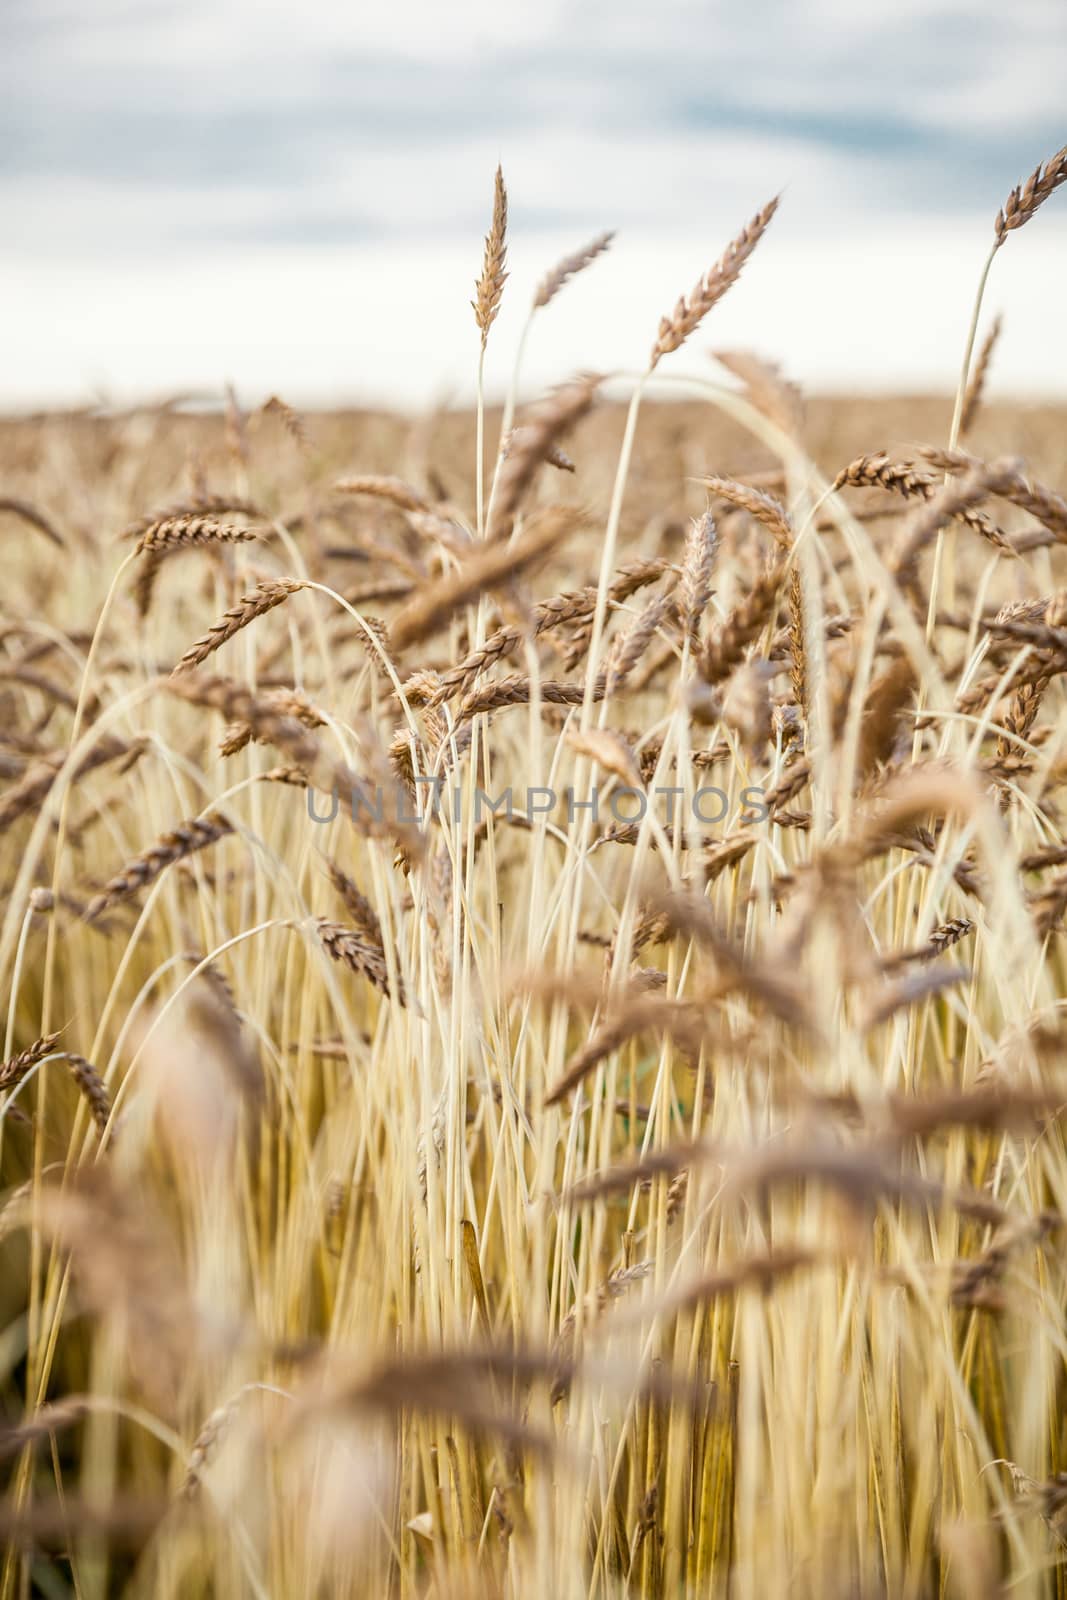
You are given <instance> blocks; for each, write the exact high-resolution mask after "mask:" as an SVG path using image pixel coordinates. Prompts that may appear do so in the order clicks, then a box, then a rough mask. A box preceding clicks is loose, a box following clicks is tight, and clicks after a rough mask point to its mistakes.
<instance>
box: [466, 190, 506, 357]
mask: <svg viewBox="0 0 1067 1600" xmlns="http://www.w3.org/2000/svg"><path fill="white" fill-rule="evenodd" d="M507 231H508V192H507V189H506V188H505V187H504V174H503V172H502V171H501V170H500V168H499V167H497V169H496V175H495V177H494V179H493V220H492V223H491V225H490V228H489V232H488V233H487V234H486V237H485V259H484V261H483V263H482V275H481V277H480V278H479V279H478V282H477V284H476V285H475V298H474V299H473V300H472V301H471V306H472V308H473V310H474V320H475V322H476V323H477V324H478V329H479V332H480V333H481V336H482V349H483V350H484V349H485V344H486V340H487V339H488V338H489V329H490V328H491V327H492V326H493V323H494V322H495V321H496V315H497V312H498V311H499V310H500V299H501V296H502V295H503V293H504V283H505V280H506V279H507V273H506V272H505V271H504V263H505V261H506V260H507Z"/></svg>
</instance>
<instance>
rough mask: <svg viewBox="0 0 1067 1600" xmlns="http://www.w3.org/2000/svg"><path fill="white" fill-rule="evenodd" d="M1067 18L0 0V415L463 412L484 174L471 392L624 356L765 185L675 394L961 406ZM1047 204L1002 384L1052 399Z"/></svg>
mask: <svg viewBox="0 0 1067 1600" xmlns="http://www.w3.org/2000/svg"><path fill="white" fill-rule="evenodd" d="M1065 84H1067V5H1065V4H1064V0H1014V3H1013V5H1012V6H1011V7H1010V8H1009V7H1008V6H1006V5H1005V4H1004V3H1003V0H655V3H652V0H569V3H564V0H536V3H535V0H519V3H517V4H516V3H514V0H497V3H490V0H436V3H435V0H304V3H303V4H301V5H293V4H291V3H288V4H285V5H282V4H278V3H275V0H180V3H178V0H0V215H2V216H3V219H4V224H3V227H2V228H0V405H5V406H11V405H17V404H21V403H27V402H38V401H45V400H62V401H80V400H84V399H86V398H89V397H91V396H92V395H94V394H101V393H103V394H107V395H109V396H112V397H114V398H116V399H125V398H129V397H132V396H134V395H139V394H145V393H149V394H161V393H164V392H167V391H171V390H174V389H177V388H187V387H188V388H207V389H214V390H217V389H218V388H219V387H220V385H221V384H222V383H223V382H225V381H226V380H227V379H232V380H233V381H234V382H235V383H236V384H237V385H238V388H239V390H240V392H241V393H242V394H243V395H246V396H247V397H248V398H249V399H250V400H252V399H255V398H257V397H262V395H263V394H264V393H269V392H270V391H272V390H277V391H279V392H280V393H282V394H283V395H284V396H285V397H286V398H288V399H290V400H292V401H293V402H295V403H305V404H306V403H308V402H311V401H329V400H333V399H338V398H350V399H378V398H384V399H389V400H397V401H402V402H405V403H413V404H425V403H428V402H430V401H432V400H436V399H438V398H442V397H447V396H452V397H455V398H457V399H462V398H464V397H466V396H467V395H468V394H469V393H470V389H471V383H472V376H473V370H474V364H475V360H476V352H477V336H476V332H475V329H474V324H473V318H472V315H471V312H470V308H469V300H470V297H471V292H472V284H473V279H474V277H475V276H476V274H477V272H478V269H479V265H480V256H481V239H482V235H483V234H484V232H485V228H486V225H487V221H488V215H489V210H490V206H491V199H492V174H493V169H494V167H495V165H496V163H497V161H500V162H502V163H503V167H504V172H505V177H506V179H507V183H508V188H509V192H510V198H511V239H510V260H509V265H510V267H511V269H512V277H511V280H510V282H509V284H508V287H507V291H506V294H505V309H504V312H503V313H502V315H501V318H500V321H499V323H498V324H497V328H496V329H495V330H494V334H493V339H492V343H491V347H490V361H489V381H490V383H491V384H492V385H494V386H500V385H502V384H503V383H504V382H505V381H506V378H507V376H508V373H509V370H510V361H511V356H512V352H513V350H514V343H515V339H516V337H517V334H518V330H519V328H520V326H521V322H522V319H523V315H524V313H525V309H526V306H527V305H528V303H529V298H530V295H531V292H532V289H533V286H534V284H535V282H536V280H537V278H538V277H539V276H540V275H541V273H542V272H543V271H544V270H545V268H546V267H548V266H549V265H551V263H552V261H553V260H554V259H555V258H557V257H558V256H559V255H561V254H563V253H565V252H568V251H570V250H572V249H574V248H575V247H576V246H577V245H579V244H581V243H582V242H584V240H585V239H586V238H588V237H589V236H591V235H593V234H595V233H597V232H598V231H600V230H601V229H604V228H616V229H617V230H618V237H617V239H616V242H615V245H614V247H613V249H612V251H611V253H610V254H609V255H608V256H607V257H605V258H604V259H603V260H602V261H600V262H598V263H597V264H596V265H595V267H593V268H592V269H590V271H589V273H588V274H587V275H586V276H585V277H584V278H583V279H581V280H578V281H576V282H575V283H574V284H572V285H571V286H569V288H568V289H567V291H566V293H565V294H564V295H563V296H561V298H560V300H559V301H558V302H557V303H556V304H554V305H553V306H552V307H551V308H550V310H549V311H548V312H547V313H546V314H545V316H544V318H543V321H542V325H541V326H540V327H539V328H538V329H537V331H536V333H535V335H534V336H533V338H532V340H531V346H530V355H529V360H528V364H527V368H526V373H527V378H528V381H529V383H530V384H532V385H536V384H541V383H544V382H546V381H548V380H550V379H552V378H555V377H559V376H561V375H564V374H565V373H566V372H567V371H568V370H571V369H573V368H576V367H579V366H596V367H599V368H601V369H612V370H614V369H619V368H629V367H633V366H636V365H639V364H641V363H642V362H643V360H644V359H645V357H646V355H647V350H648V346H649V344H650V341H651V338H652V336H653V334H654V332H655V327H656V324H657V322H658V319H659V317H660V315H661V314H662V313H663V312H664V311H666V310H668V309H669V307H670V306H671V305H672V304H673V302H674V300H675V299H676V298H677V296H678V295H679V293H681V292H683V291H685V290H688V289H689V287H690V286H691V284H692V282H693V280H694V279H695V278H696V277H697V276H698V275H699V273H700V272H701V271H702V270H703V269H704V268H706V267H707V266H708V265H709V264H710V263H711V262H712V261H713V260H714V259H715V258H716V256H718V255H719V253H720V252H721V250H722V248H723V246H724V245H725V243H726V242H727V240H728V239H729V238H730V237H731V236H732V235H733V234H734V233H736V232H737V230H738V228H739V227H740V226H741V224H742V223H743V222H744V221H746V220H747V218H748V217H750V216H751V215H752V213H753V212H755V211H756V210H758V209H759V208H760V207H761V206H762V205H763V204H764V203H765V201H766V200H767V199H769V198H770V196H771V195H772V194H774V193H776V192H778V191H782V195H783V199H782V206H781V209H780V212H779V215H778V217H777V218H776V219H775V222H774V224H773V226H772V228H771V230H770V232H769V233H768V235H767V238H766V240H765V241H764V243H763V245H762V246H761V248H760V250H759V252H758V253H757V256H756V258H755V259H754V261H753V263H752V265H751V268H750V269H749V271H748V272H747V273H746V275H745V277H744V279H743V280H742V282H741V283H740V285H739V286H738V287H737V288H736V289H735V290H734V291H733V292H732V293H731V294H730V296H729V297H728V298H727V300H726V301H724V302H723V304H722V305H721V307H719V308H717V310H716V312H715V315H714V324H713V323H712V319H709V323H708V325H707V327H706V336H705V335H704V334H702V336H701V338H700V339H699V340H696V341H694V346H693V348H692V350H687V351H686V352H685V353H684V354H682V355H679V356H677V357H675V358H673V360H674V363H676V370H678V371H700V372H702V371H705V370H708V359H707V351H708V350H709V349H710V348H712V347H714V346H716V345H718V346H719V347H736V346H738V345H741V344H744V345H749V346H752V347H754V348H756V349H757V350H759V351H760V352H761V353H764V354H766V355H771V356H774V357H775V358H776V359H778V360H780V361H781V362H782V364H783V365H784V366H785V367H786V369H787V370H788V371H789V372H790V374H791V375H793V376H795V377H796V378H798V379H799V380H800V381H801V382H802V383H804V384H805V385H807V386H808V387H810V388H813V389H818V388H823V389H826V388H834V387H841V386H852V387H855V386H857V385H861V386H864V387H868V388H879V387H880V388H887V387H888V388H897V389H900V388H908V387H912V386H914V387H929V386H931V385H936V386H938V387H941V388H946V389H947V388H949V387H950V386H951V385H952V384H953V383H954V380H955V375H956V369H957V367H958V362H959V355H960V352H961V348H962V342H963V336H964V332H965V328H966V323H967V320H968V314H969V305H970V300H971V297H972V295H973V289H974V282H975V279H976V278H977V274H978V271H979V268H980V266H981V263H982V259H983V257H984V253H985V250H986V249H987V247H988V241H989V239H990V237H991V227H992V219H993V216H994V215H995V213H996V210H997V207H998V206H999V205H1000V203H1001V201H1002V200H1003V199H1004V196H1005V194H1006V193H1007V191H1008V189H1009V188H1010V187H1011V185H1012V184H1013V183H1015V182H1016V181H1018V180H1019V179H1020V178H1022V177H1023V176H1024V175H1025V174H1026V173H1027V172H1029V171H1030V170H1031V169H1032V168H1033V167H1034V166H1035V164H1036V163H1037V161H1038V160H1039V159H1041V158H1043V157H1044V156H1046V155H1050V154H1052V153H1053V152H1054V151H1055V150H1057V149H1058V148H1059V147H1060V146H1061V145H1062V144H1063V143H1064V142H1065V141H1067V112H1065V108H1064V86H1065ZM1065 264H1067V194H1064V195H1062V196H1059V197H1057V198H1056V199H1054V200H1053V201H1052V202H1051V204H1050V205H1049V206H1048V207H1047V208H1046V210H1045V211H1044V212H1043V213H1042V215H1041V216H1040V217H1039V218H1038V219H1036V220H1035V222H1034V224H1033V225H1032V226H1031V227H1029V228H1027V230H1026V232H1025V233H1024V234H1020V235H1018V236H1017V237H1016V238H1013V239H1011V240H1010V241H1009V244H1008V246H1007V247H1006V248H1005V249H1004V250H1003V251H1002V252H1001V253H1000V256H999V257H998V260H997V263H996V267H995V271H994V275H993V280H992V283H991V286H990V296H989V302H988V303H989V306H990V309H991V310H993V309H998V308H1003V310H1004V312H1005V336H1004V340H1003V347H1002V351H1001V355H1000V359H999V364H998V383H999V386H1000V387H1001V388H1002V389H1003V390H1005V392H1008V391H1010V392H1014V393H1039V392H1052V391H1055V390H1057V389H1059V390H1062V389H1064V388H1067V382H1065V381H1064V376H1063V375H1064V374H1065V373H1067V307H1065V306H1064V296H1063V294H1062V283H1063V279H1064V267H1065Z"/></svg>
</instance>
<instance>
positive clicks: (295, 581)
mask: <svg viewBox="0 0 1067 1600" xmlns="http://www.w3.org/2000/svg"><path fill="white" fill-rule="evenodd" d="M306 588H307V584H306V582H304V581H302V580H301V579H299V578H270V579H268V580H267V581H266V582H264V583H260V584H257V586H256V588H255V589H253V590H252V592H251V593H250V594H246V595H244V596H243V597H242V598H241V599H240V600H239V601H238V602H237V604H236V605H235V606H231V607H230V609H229V611H227V612H225V613H224V614H223V615H222V616H221V617H220V618H219V620H218V622H215V623H212V625H211V627H210V628H209V629H208V631H207V633H205V634H204V636H203V638H202V639H198V640H197V641H196V643H195V644H194V645H190V647H189V649H188V650H187V651H186V652H185V654H184V655H183V656H182V658H181V660H180V661H179V662H178V664H177V666H176V667H175V668H174V671H175V672H187V671H188V670H189V668H190V667H198V666H200V665H201V663H202V662H204V661H206V660H207V658H208V656H210V655H212V654H213V653H214V652H215V651H216V650H218V649H219V648H220V647H221V646H222V645H224V644H225V643H226V641H227V640H228V639H232V638H233V636H234V634H235V633H240V631H241V629H242V628H247V627H248V625H249V623H251V622H255V620H256V618H257V617H262V616H265V615H266V613H267V612H268V611H273V610H274V608H275V606H280V605H282V604H283V603H284V601H286V600H288V598H289V596H290V595H291V594H296V593H297V591H298V590H299V589H306Z"/></svg>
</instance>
